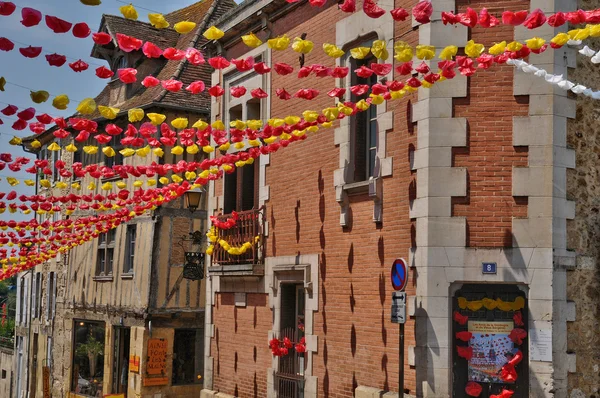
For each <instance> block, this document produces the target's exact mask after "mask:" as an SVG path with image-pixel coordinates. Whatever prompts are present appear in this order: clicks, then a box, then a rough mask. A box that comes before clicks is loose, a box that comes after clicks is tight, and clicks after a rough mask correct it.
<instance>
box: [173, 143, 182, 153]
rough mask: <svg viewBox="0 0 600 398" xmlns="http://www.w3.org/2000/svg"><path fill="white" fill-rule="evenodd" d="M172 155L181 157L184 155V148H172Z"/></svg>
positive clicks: (177, 146)
mask: <svg viewBox="0 0 600 398" xmlns="http://www.w3.org/2000/svg"><path fill="white" fill-rule="evenodd" d="M171 154H172V155H181V154H183V148H182V147H181V146H179V145H176V146H174V147H173V148H171Z"/></svg>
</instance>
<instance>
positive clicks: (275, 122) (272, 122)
mask: <svg viewBox="0 0 600 398" xmlns="http://www.w3.org/2000/svg"><path fill="white" fill-rule="evenodd" d="M267 124H268V125H269V126H271V127H281V126H283V125H284V124H285V120H283V119H280V118H271V119H269V120H267Z"/></svg>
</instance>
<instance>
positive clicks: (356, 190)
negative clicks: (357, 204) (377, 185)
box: [342, 180, 369, 195]
mask: <svg viewBox="0 0 600 398" xmlns="http://www.w3.org/2000/svg"><path fill="white" fill-rule="evenodd" d="M342 189H343V190H344V191H346V193H347V194H348V195H361V194H364V193H368V192H369V180H365V181H359V182H352V183H350V184H344V186H343V187H342Z"/></svg>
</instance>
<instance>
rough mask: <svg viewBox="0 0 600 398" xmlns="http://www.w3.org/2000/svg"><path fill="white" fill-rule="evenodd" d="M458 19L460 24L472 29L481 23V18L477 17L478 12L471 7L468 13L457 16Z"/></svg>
mask: <svg viewBox="0 0 600 398" xmlns="http://www.w3.org/2000/svg"><path fill="white" fill-rule="evenodd" d="M457 17H458V22H459V23H460V24H461V25H464V26H467V27H470V28H474V27H475V26H476V25H477V22H478V21H479V16H478V15H477V12H475V10H473V9H472V8H471V7H467V12H466V13H464V14H463V13H460V14H458V15H457Z"/></svg>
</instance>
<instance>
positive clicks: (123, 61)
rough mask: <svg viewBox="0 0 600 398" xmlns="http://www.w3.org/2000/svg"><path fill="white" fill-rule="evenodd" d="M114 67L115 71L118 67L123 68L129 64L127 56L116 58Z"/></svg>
mask: <svg viewBox="0 0 600 398" xmlns="http://www.w3.org/2000/svg"><path fill="white" fill-rule="evenodd" d="M115 65H116V67H115V72H116V71H117V70H119V69H124V68H127V67H128V66H129V63H128V62H127V57H125V56H122V57H120V58H119V59H117V62H116V63H115Z"/></svg>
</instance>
